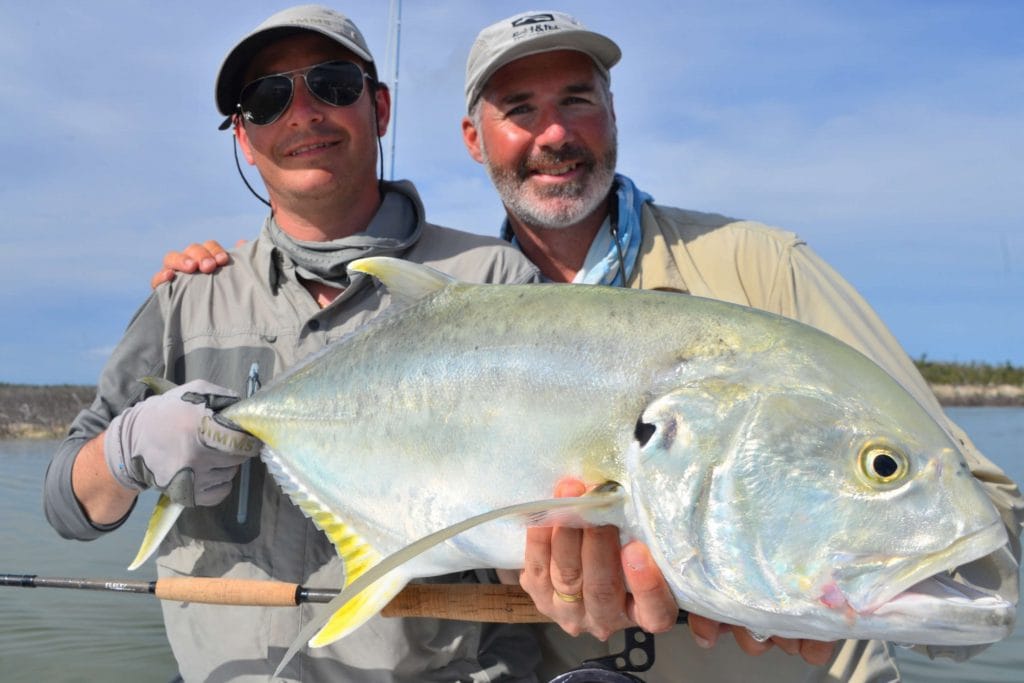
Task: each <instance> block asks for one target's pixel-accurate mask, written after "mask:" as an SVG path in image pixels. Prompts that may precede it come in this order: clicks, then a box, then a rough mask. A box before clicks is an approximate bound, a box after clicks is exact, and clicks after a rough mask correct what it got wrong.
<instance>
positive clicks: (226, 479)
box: [104, 380, 260, 507]
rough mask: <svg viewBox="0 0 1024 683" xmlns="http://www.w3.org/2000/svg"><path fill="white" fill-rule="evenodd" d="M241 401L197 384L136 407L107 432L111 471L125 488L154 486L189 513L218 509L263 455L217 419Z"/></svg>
mask: <svg viewBox="0 0 1024 683" xmlns="http://www.w3.org/2000/svg"><path fill="white" fill-rule="evenodd" d="M236 401H238V394H236V393H235V392H233V391H231V390H229V389H225V388H223V387H219V386H217V385H215V384H211V383H210V382H206V381H203V380H194V381H192V382H189V383H187V384H183V385H181V386H180V387H175V388H174V389H172V390H170V391H168V392H166V393H163V394H160V395H158V396H151V397H150V398H147V399H146V400H145V401H142V402H141V403H137V404H136V405H134V406H132V407H131V408H129V409H128V410H126V411H124V412H123V413H121V414H120V415H118V416H117V417H115V418H114V419H113V420H111V422H110V426H109V427H108V428H107V434H106V438H105V442H104V455H105V456H106V460H107V467H109V468H110V471H111V472H112V473H113V475H114V478H115V479H117V481H118V482H120V483H121V485H122V486H124V487H125V488H129V489H134V490H136V491H142V490H144V489H147V488H149V487H150V486H152V487H155V488H157V489H159V490H160V491H163V493H164V494H166V495H167V497H168V498H170V499H171V500H172V501H174V502H175V503H181V504H182V505H185V506H187V507H195V506H196V505H216V504H217V503H219V502H220V501H222V500H224V498H226V497H227V495H228V493H229V492H230V491H231V480H232V479H233V478H234V476H235V472H236V471H238V466H239V465H241V464H242V463H243V462H245V459H246V458H249V457H252V456H254V455H256V454H257V453H259V450H260V441H259V440H258V439H256V438H255V437H253V436H250V435H248V434H246V433H245V432H242V431H239V430H238V429H234V428H232V427H230V426H228V425H227V424H226V423H224V422H219V421H218V420H217V419H216V417H215V412H216V411H219V410H222V409H223V408H226V407H227V406H229V405H231V404H232V403H235V402H236Z"/></svg>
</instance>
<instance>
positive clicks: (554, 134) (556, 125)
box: [536, 107, 572, 149]
mask: <svg viewBox="0 0 1024 683" xmlns="http://www.w3.org/2000/svg"><path fill="white" fill-rule="evenodd" d="M571 138H572V129H571V127H570V126H569V122H568V120H567V118H566V117H565V116H564V115H563V114H562V112H560V111H559V110H558V108H557V107H552V108H550V109H548V110H547V111H545V112H543V114H542V116H541V117H540V120H539V121H538V129H537V136H536V142H537V145H538V146H540V147H548V148H551V149H559V148H561V147H563V146H564V145H566V144H568V142H569V141H570V139H571Z"/></svg>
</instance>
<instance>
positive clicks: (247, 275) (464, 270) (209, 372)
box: [44, 183, 539, 682]
mask: <svg viewBox="0 0 1024 683" xmlns="http://www.w3.org/2000/svg"><path fill="white" fill-rule="evenodd" d="M387 187H388V188H389V190H390V191H391V192H400V193H401V194H403V195H405V196H406V197H408V198H409V199H410V200H411V205H412V206H413V207H414V209H415V211H414V212H408V211H406V212H405V213H406V214H409V215H412V213H415V215H414V216H413V220H415V221H416V222H417V226H416V230H418V231H419V238H418V239H417V240H416V241H415V243H414V244H412V245H411V246H408V247H407V248H405V249H404V250H402V251H401V252H400V253H397V254H392V255H397V256H401V257H403V258H405V259H407V260H410V261H413V262H417V263H424V264H428V265H430V266H433V267H434V268H437V269H438V270H441V271H444V272H446V273H450V274H451V275H454V276H455V277H457V278H459V279H462V280H466V281H470V282H505V283H524V282H531V281H535V280H536V278H537V272H536V269H535V268H534V267H533V266H532V265H531V264H530V263H529V261H527V260H526V259H525V258H524V257H523V256H522V255H521V254H519V253H518V252H517V251H516V250H515V249H513V248H511V247H510V246H508V245H507V244H505V243H503V242H500V241H498V240H496V239H492V238H488V237H483V236H479V235H472V234H468V233H463V232H458V231H455V230H451V229H447V228H443V227H438V226H435V225H431V224H429V223H427V222H426V221H425V219H424V213H423V208H422V205H421V203H420V201H419V198H418V197H417V196H416V192H415V190H414V189H413V188H412V186H411V184H408V183H400V184H389V185H388V186H387ZM404 204H406V205H408V204H409V202H405V203H404ZM387 205H388V204H387V203H385V207H387ZM382 213H384V214H387V213H388V211H387V210H386V208H382V210H381V211H380V212H378V215H377V216H376V217H375V219H374V220H375V221H381V220H389V219H394V217H395V215H394V212H391V215H382ZM269 220H271V219H268V221H269ZM269 225H270V224H269V222H268V225H267V226H265V227H264V230H263V232H262V233H261V235H260V237H259V238H258V239H256V240H255V241H253V242H250V243H248V244H246V245H245V246H243V247H241V248H239V249H236V250H234V251H232V252H231V256H232V264H231V266H230V267H227V268H223V269H221V270H220V271H218V272H217V273H215V274H213V275H202V276H187V275H178V276H177V277H176V278H175V279H174V281H172V282H171V283H168V284H167V285H162V286H160V287H158V288H157V289H156V290H155V291H154V293H153V294H152V295H151V296H150V297H149V299H148V300H147V301H146V302H145V303H144V304H143V305H142V307H141V308H140V309H139V311H138V312H137V313H136V315H135V317H134V318H133V320H132V321H131V323H130V325H129V327H128V330H127V332H126V333H125V335H124V338H123V339H122V340H121V342H120V344H119V345H118V346H117V348H116V350H115V351H114V353H113V354H112V356H111V358H110V360H109V361H108V363H107V365H106V367H105V368H104V370H103V373H102V375H101V377H100V380H99V383H98V387H97V396H96V399H95V400H94V402H93V403H92V405H91V406H90V407H89V408H88V409H86V410H83V411H82V412H81V413H80V414H79V415H78V417H77V418H76V419H75V421H74V423H73V425H72V428H71V431H70V435H69V436H68V438H67V439H65V440H64V442H63V443H62V444H61V445H60V447H59V449H58V451H57V453H56V454H55V455H54V457H53V460H52V462H51V464H50V467H49V470H48V471H47V475H46V481H45V485H44V505H45V511H46V515H47V519H48V520H49V521H50V523H51V524H52V525H53V526H54V528H55V529H56V530H57V531H58V532H59V533H60V534H61V535H62V536H64V537H66V538H74V539H81V540H88V539H92V538H96V537H98V536H100V535H102V534H103V533H105V532H108V531H111V530H112V529H114V528H116V527H117V526H119V525H112V526H110V527H97V526H95V525H93V524H92V523H90V521H89V520H88V518H87V517H86V516H85V514H84V513H83V511H82V509H81V506H80V505H79V504H78V502H77V500H76V499H75V497H74V493H73V491H72V488H71V467H72V464H73V462H74V459H75V456H76V455H77V453H78V451H79V450H80V449H81V447H82V446H83V445H84V444H85V443H86V442H87V441H89V440H90V439H92V438H93V437H95V436H96V435H97V434H99V433H100V432H102V431H103V430H104V429H106V427H107V425H108V424H109V422H110V420H111V419H112V418H113V417H114V416H115V415H117V414H118V413H120V412H121V411H123V410H125V409H126V408H127V407H129V406H131V405H132V404H134V403H136V402H137V401H139V400H141V399H142V398H143V393H144V387H143V385H142V384H140V383H139V382H138V381H137V380H138V378H140V377H144V376H147V375H153V376H158V377H166V378H167V379H170V380H171V381H173V382H175V383H179V384H180V383H184V382H187V381H189V380H192V379H200V378H201V379H206V380H208V381H211V382H214V383H216V384H219V385H222V386H225V387H228V388H231V389H234V390H235V391H237V392H239V394H240V395H245V394H246V390H247V379H248V377H249V374H250V370H251V369H252V368H253V366H254V365H255V366H256V367H257V368H258V373H259V378H260V380H261V381H262V382H264V383H266V382H267V381H269V380H270V379H271V378H273V377H274V376H275V375H277V374H278V373H280V372H281V371H282V370H284V369H286V368H288V367H290V366H292V365H294V364H295V363H297V362H298V361H300V360H302V359H303V358H304V357H306V356H308V355H310V354H312V353H314V352H316V351H319V350H320V349H322V348H324V347H325V346H327V345H328V344H330V343H331V342H332V341H335V340H337V339H338V338H340V337H341V336H343V335H344V334H346V333H347V332H349V331H351V330H353V329H355V328H357V327H359V326H360V325H362V324H363V323H365V322H366V321H368V320H370V319H371V318H373V317H374V316H376V315H378V314H379V313H381V311H383V310H384V309H385V308H387V306H388V305H389V303H390V296H389V295H388V294H387V291H386V290H385V289H384V288H382V287H381V286H380V285H379V284H377V283H376V282H374V281H373V280H372V279H370V278H360V279H357V280H354V281H353V282H352V284H351V285H350V286H349V287H348V288H347V289H346V290H345V291H344V293H343V294H342V295H340V296H339V297H338V298H337V299H335V300H334V301H333V302H332V303H331V304H330V305H328V306H326V307H325V308H323V309H321V308H320V307H319V306H318V305H317V303H316V302H315V301H314V299H313V298H312V297H311V296H310V294H309V293H308V292H307V290H306V289H305V288H304V286H303V284H302V283H301V281H300V280H299V279H298V277H297V274H296V267H295V266H294V265H293V263H292V262H291V261H290V260H289V259H288V258H287V257H285V255H284V253H283V252H282V251H281V250H280V249H278V248H277V247H275V246H274V245H273V244H272V242H271V240H270V239H269V237H270V233H269V231H268V229H269ZM372 225H373V223H371V226H372ZM416 230H414V231H413V234H415V232H416ZM364 242H365V240H362V241H361V238H360V236H358V235H357V236H354V237H353V238H352V244H353V245H356V246H357V247H358V246H359V245H361V244H363V243H364ZM379 254H380V252H377V253H376V255H379ZM339 448H340V449H343V448H344V444H339ZM242 482H244V484H243V483H242ZM149 512H150V511H149V510H140V511H136V512H135V514H149ZM129 559H130V558H125V560H126V561H127V560H129ZM156 564H157V568H158V574H159V576H161V577H175V576H210V577H220V576H223V577H230V578H239V579H273V580H278V581H287V582H293V583H301V584H303V585H306V586H311V587H319V588H339V587H340V586H341V585H342V578H343V574H342V563H341V561H340V560H339V558H338V556H337V553H336V551H335V549H334V548H333V547H332V546H331V544H330V542H329V541H328V540H327V538H326V536H325V535H324V534H323V533H322V532H321V531H320V530H318V529H317V528H316V527H314V525H313V524H312V522H310V521H309V520H308V519H307V518H306V517H305V516H304V515H303V514H302V512H300V511H299V509H298V508H297V507H296V506H294V505H293V504H292V503H291V501H290V500H288V498H287V497H285V496H283V495H282V494H281V492H280V489H279V488H278V486H277V485H276V483H275V482H274V481H273V479H272V478H271V477H270V476H269V475H267V474H266V471H265V469H264V466H263V464H262V463H261V462H259V461H258V460H254V461H253V462H252V463H250V465H249V467H248V472H246V473H244V474H242V475H240V476H239V477H238V478H236V480H235V483H234V487H233V490H232V492H231V494H230V495H229V496H228V498H227V499H226V500H224V501H223V502H222V503H220V504H219V505H216V506H213V507H204V508H190V509H186V510H185V512H184V513H183V514H182V516H181V517H180V519H179V520H178V522H177V524H176V526H175V528H174V529H173V530H172V531H171V533H170V534H169V535H168V537H167V538H166V540H165V541H164V542H163V544H162V546H161V548H160V551H159V554H158V557H157V560H156ZM443 580H445V581H453V580H456V581H459V580H461V581H474V580H475V577H474V575H473V574H472V573H466V574H465V575H460V576H456V577H452V576H449V577H443ZM325 607H326V606H325V605H303V606H301V607H298V608H279V607H278V608H265V607H243V606H224V605H202V604H192V603H189V604H183V603H177V602H165V603H163V613H164V622H165V625H166V629H167V637H168V640H169V641H170V643H171V647H172V649H173V651H174V655H175V658H176V659H177V661H178V665H179V668H180V672H181V675H182V676H183V677H184V679H185V680H186V681H209V682H215V681H229V680H230V681H266V680H268V679H269V676H270V674H271V673H272V672H273V671H274V669H275V667H276V666H277V665H278V663H279V662H280V661H281V658H282V656H283V654H284V652H285V650H286V649H287V648H288V647H289V646H290V645H291V644H292V641H293V640H294V639H295V637H296V635H297V634H298V633H299V630H300V629H301V627H302V626H303V625H305V624H307V623H308V622H309V621H310V620H311V619H313V618H314V617H318V618H319V617H325V616H326V615H325V614H323V611H324V608H325ZM538 660H539V651H538V649H537V646H536V644H535V642H534V639H533V636H532V634H531V633H530V631H529V630H528V629H527V628H525V627H522V626H513V625H495V624H478V623H467V622H457V621H444V620H435V619H398V618H383V617H380V616H377V617H374V618H373V619H371V620H370V621H369V622H368V623H366V624H365V625H364V626H362V627H361V628H359V629H358V630H357V631H356V632H354V633H353V634H352V635H350V636H347V637H346V638H344V639H342V640H340V641H338V642H336V643H334V644H332V645H330V646H327V647H324V648H318V649H315V650H310V649H308V648H307V649H305V650H304V651H303V653H302V654H300V655H299V656H297V657H296V658H294V659H293V660H292V662H291V663H290V664H289V665H288V667H287V668H286V669H285V671H284V676H283V679H279V680H288V681H359V682H366V681H381V682H384V681H455V680H459V681H497V680H501V681H533V680H536V678H535V676H534V674H533V671H534V669H535V667H536V665H537V663H538Z"/></svg>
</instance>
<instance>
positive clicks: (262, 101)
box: [238, 60, 373, 126]
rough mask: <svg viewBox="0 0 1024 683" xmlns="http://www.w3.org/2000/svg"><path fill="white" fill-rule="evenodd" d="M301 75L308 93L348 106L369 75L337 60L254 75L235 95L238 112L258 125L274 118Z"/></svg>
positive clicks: (265, 123) (279, 114)
mask: <svg viewBox="0 0 1024 683" xmlns="http://www.w3.org/2000/svg"><path fill="white" fill-rule="evenodd" d="M296 76H302V80H303V81H305V82H306V87H307V88H309V92H311V93H313V96H314V97H316V98H317V99H318V100H320V101H321V102H324V103H326V104H329V105H331V106H334V107H347V106H349V105H350V104H352V103H354V102H355V101H356V100H358V99H359V96H360V95H362V94H363V81H364V80H369V81H370V82H371V83H373V76H370V75H369V74H367V73H366V72H364V71H363V70H362V69H361V68H359V65H358V64H354V63H353V62H347V61H343V60H337V61H333V62H324V63H323V64H316V65H314V66H309V67H305V68H302V69H295V70H294V71H285V72H282V73H279V74H271V75H270V76H264V77H262V78H257V79H256V80H255V81H253V82H251V83H249V84H248V85H246V86H245V87H244V88H242V92H241V93H240V94H239V95H238V111H239V112H240V113H241V114H242V116H243V117H245V120H246V121H248V122H250V123H254V124H256V125H257V126H266V125H269V124H271V123H273V122H274V121H277V120H278V119H279V118H280V117H281V114H283V113H284V112H285V111H286V110H287V109H288V105H290V104H291V102H292V95H293V94H294V87H295V77H296Z"/></svg>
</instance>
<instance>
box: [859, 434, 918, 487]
mask: <svg viewBox="0 0 1024 683" xmlns="http://www.w3.org/2000/svg"><path fill="white" fill-rule="evenodd" d="M857 464H858V467H859V469H860V474H861V475H862V476H863V477H865V478H866V479H867V481H868V482H869V483H872V484H892V483H895V482H898V481H901V480H902V479H903V478H904V477H906V475H907V471H908V470H909V469H910V463H909V462H908V461H907V456H906V455H904V454H903V453H902V452H901V451H899V450H898V449H896V448H894V447H892V446H890V445H888V444H884V443H877V442H874V443H869V444H867V445H865V446H864V448H862V449H861V451H860V457H859V458H858V463H857Z"/></svg>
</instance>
